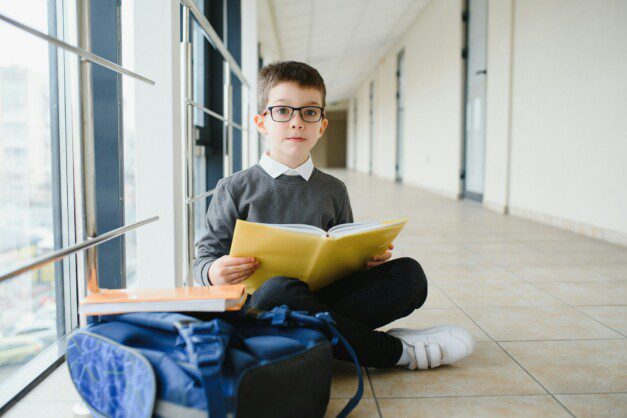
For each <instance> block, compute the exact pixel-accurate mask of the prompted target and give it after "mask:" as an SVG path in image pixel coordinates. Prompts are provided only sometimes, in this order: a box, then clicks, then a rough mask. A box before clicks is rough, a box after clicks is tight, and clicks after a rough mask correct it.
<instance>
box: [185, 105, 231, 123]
mask: <svg viewBox="0 0 627 418" xmlns="http://www.w3.org/2000/svg"><path fill="white" fill-rule="evenodd" d="M187 103H189V104H190V105H192V106H194V107H195V108H196V109H198V110H200V111H202V112H204V113H206V114H208V115H210V116H213V117H214V118H216V119H220V120H221V121H222V122H227V123H228V122H229V121H228V120H227V119H226V117H224V116H222V115H221V114H219V113H217V112H214V111H213V110H211V109H209V108H206V107H205V106H203V105H201V104H199V103H196V102H195V101H193V100H188V101H187Z"/></svg>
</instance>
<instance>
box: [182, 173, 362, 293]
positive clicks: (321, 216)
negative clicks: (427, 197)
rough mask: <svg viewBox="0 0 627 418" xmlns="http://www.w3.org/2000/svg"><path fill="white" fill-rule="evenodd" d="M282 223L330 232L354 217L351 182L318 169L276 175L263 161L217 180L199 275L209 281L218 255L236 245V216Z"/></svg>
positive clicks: (201, 248) (200, 248)
mask: <svg viewBox="0 0 627 418" xmlns="http://www.w3.org/2000/svg"><path fill="white" fill-rule="evenodd" d="M237 219H243V220H247V221H252V222H263V223H276V224H307V225H313V226H317V227H318V228H322V229H324V230H325V231H327V230H329V228H331V227H333V226H335V225H339V224H343V223H348V222H353V212H352V209H351V205H350V200H349V198H348V191H347V190H346V185H345V184H344V183H343V182H342V181H340V180H338V179H337V178H335V177H333V176H332V175H330V174H327V173H324V172H322V171H320V170H318V169H317V168H314V171H313V172H312V174H311V177H310V178H309V180H305V179H304V178H302V177H301V176H288V175H286V174H281V175H280V176H279V177H277V178H276V179H275V178H272V177H271V176H270V175H269V174H268V173H267V172H266V171H265V170H264V169H263V168H262V167H261V166H260V165H259V164H256V165H254V166H252V167H250V168H248V169H246V170H243V171H239V172H237V173H235V174H233V175H232V176H229V177H226V178H223V179H222V180H220V181H219V182H218V184H217V185H216V190H215V193H214V194H213V197H212V199H211V203H210V204H209V209H207V216H206V227H207V231H206V232H205V234H204V235H203V237H202V238H201V239H200V241H199V242H198V252H197V254H196V259H195V260H194V279H195V280H196V281H197V282H198V283H200V284H203V285H207V284H209V283H208V279H207V273H208V272H209V267H211V263H213V261H214V260H216V259H218V258H220V257H222V256H223V255H227V254H228V253H229V251H230V249H231V241H232V239H233V230H234V228H235V221H236V220H237Z"/></svg>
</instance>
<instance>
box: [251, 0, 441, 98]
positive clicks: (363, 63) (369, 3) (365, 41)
mask: <svg viewBox="0 0 627 418" xmlns="http://www.w3.org/2000/svg"><path fill="white" fill-rule="evenodd" d="M428 1H429V0H394V1H381V0H344V1H338V0H270V1H268V5H269V7H272V8H273V9H274V10H273V12H274V16H275V17H276V20H275V26H276V28H277V31H278V39H279V42H280V43H281V49H282V51H283V59H284V60H296V61H304V62H307V63H308V64H310V65H312V66H313V67H315V68H317V69H318V71H320V73H321V75H322V77H323V78H324V79H325V83H326V84H327V88H328V93H327V94H328V101H329V102H333V101H337V100H343V99H346V98H348V97H350V96H351V95H352V93H353V92H354V91H355V89H356V88H357V87H358V85H359V84H360V83H361V82H362V81H363V78H364V77H365V76H367V75H368V73H369V72H371V71H372V69H373V68H374V66H375V65H376V61H378V59H379V58H380V57H381V56H383V55H384V54H385V53H386V52H387V50H386V49H387V48H389V47H390V45H393V44H394V43H395V42H396V41H398V40H399V38H400V36H402V34H403V33H405V31H406V30H407V27H408V25H409V24H410V23H411V22H413V21H414V20H415V18H416V17H417V16H418V14H419V13H420V11H421V10H422V9H423V8H424V6H425V5H426V4H427V2H428ZM260 30H262V29H261V25H260ZM263 30H267V27H266V25H264V29H263Z"/></svg>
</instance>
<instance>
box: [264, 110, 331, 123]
mask: <svg viewBox="0 0 627 418" xmlns="http://www.w3.org/2000/svg"><path fill="white" fill-rule="evenodd" d="M294 110H295V109H294V108H291V107H289V106H276V107H273V108H272V119H274V120H275V121H276V122H287V121H288V120H290V119H292V115H293V114H294ZM299 111H300V116H301V118H303V120H304V121H305V122H318V121H319V120H320V119H321V116H322V110H320V109H318V108H317V107H302V108H300V110H299Z"/></svg>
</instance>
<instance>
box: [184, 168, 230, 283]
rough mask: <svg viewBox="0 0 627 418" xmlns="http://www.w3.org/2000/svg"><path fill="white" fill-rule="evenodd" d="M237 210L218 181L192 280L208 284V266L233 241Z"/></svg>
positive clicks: (221, 182) (199, 246) (228, 247)
mask: <svg viewBox="0 0 627 418" xmlns="http://www.w3.org/2000/svg"><path fill="white" fill-rule="evenodd" d="M238 218H239V212H238V210H237V205H236V204H235V199H233V195H232V194H231V192H230V191H229V189H228V187H227V186H226V184H224V182H223V180H220V181H218V184H217V185H216V190H215V193H214V194H213V196H212V198H211V203H210V204H209V209H207V215H206V218H205V226H206V228H207V229H206V231H205V234H204V235H203V236H202V238H201V239H200V241H199V242H198V250H197V254H196V258H195V259H194V280H196V282H198V283H200V284H202V285H210V284H211V283H210V282H209V268H210V267H211V264H213V262H214V261H215V260H216V259H218V258H220V257H222V256H223V255H228V253H229V251H230V250H231V242H232V241H233V231H234V229H235V221H236V220H237V219H238Z"/></svg>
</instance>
